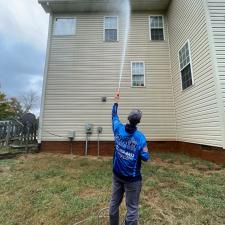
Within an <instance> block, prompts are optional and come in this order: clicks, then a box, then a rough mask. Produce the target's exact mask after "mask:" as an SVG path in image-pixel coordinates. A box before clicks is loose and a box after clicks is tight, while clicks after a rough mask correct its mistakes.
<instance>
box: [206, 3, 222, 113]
mask: <svg viewBox="0 0 225 225" xmlns="http://www.w3.org/2000/svg"><path fill="white" fill-rule="evenodd" d="M208 10H209V14H210V19H211V21H210V22H211V28H212V31H213V34H212V35H213V46H214V50H215V53H216V63H217V65H216V66H217V72H218V75H219V80H220V88H221V93H222V98H223V107H224V113H225V1H222V0H217V1H211V0H208Z"/></svg>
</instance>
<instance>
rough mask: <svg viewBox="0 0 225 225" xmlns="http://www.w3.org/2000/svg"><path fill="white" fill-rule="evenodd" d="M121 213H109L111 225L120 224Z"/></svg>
mask: <svg viewBox="0 0 225 225" xmlns="http://www.w3.org/2000/svg"><path fill="white" fill-rule="evenodd" d="M119 220H120V219H119V214H116V215H109V222H110V223H109V224H110V225H119Z"/></svg>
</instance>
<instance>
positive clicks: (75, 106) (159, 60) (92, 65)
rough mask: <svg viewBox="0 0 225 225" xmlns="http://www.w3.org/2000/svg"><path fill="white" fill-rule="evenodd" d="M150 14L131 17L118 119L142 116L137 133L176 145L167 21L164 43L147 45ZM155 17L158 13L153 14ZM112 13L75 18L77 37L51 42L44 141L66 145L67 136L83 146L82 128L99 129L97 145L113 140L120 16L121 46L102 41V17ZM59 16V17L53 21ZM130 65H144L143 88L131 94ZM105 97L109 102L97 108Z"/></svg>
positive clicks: (58, 38) (120, 23)
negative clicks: (134, 112)
mask: <svg viewBox="0 0 225 225" xmlns="http://www.w3.org/2000/svg"><path fill="white" fill-rule="evenodd" d="M150 14H152V12H151V13H134V14H132V18H131V30H130V36H129V43H128V52H127V57H126V60H125V66H124V75H123V78H122V83H121V101H120V104H119V115H120V118H121V121H122V122H124V123H125V122H126V118H127V115H128V113H129V112H130V110H131V109H133V108H140V109H141V110H142V111H143V119H142V123H141V125H140V129H141V130H142V131H143V132H144V133H145V134H146V136H147V138H148V139H150V140H175V139H176V126H175V112H174V102H173V92H172V84H171V83H172V82H171V75H170V74H171V73H170V60H169V46H168V35H167V34H168V33H167V20H166V18H165V26H166V30H165V36H166V37H165V38H166V40H165V41H156V42H153V41H152V42H151V41H150V39H149V26H148V21H149V20H148V19H149V15H150ZM156 14H157V15H158V14H159V13H158V12H157V13H156ZM109 15H111V14H110V13H95V14H94V13H87V14H84V13H83V14H77V13H74V14H73V15H72V16H75V17H76V21H77V26H76V28H77V29H76V35H74V36H64V37H56V36H51V40H50V55H49V64H48V74H47V81H46V93H45V102H44V113H43V128H42V141H46V140H48V141H51V140H66V138H63V137H56V136H52V135H50V134H49V133H48V132H51V133H54V134H56V135H59V136H66V135H67V132H68V131H69V130H75V131H76V140H84V139H85V133H84V126H85V123H91V124H93V125H94V134H93V135H92V137H91V140H96V139H97V134H96V133H97V132H96V129H97V127H98V126H102V127H103V134H102V135H101V140H113V135H112V131H111V107H112V103H113V96H114V92H115V89H116V87H117V86H118V81H119V71H120V62H121V55H122V47H123V40H124V39H123V35H124V21H123V16H122V15H119V14H116V13H113V14H112V15H118V16H119V42H114V43H109V42H104V41H103V24H104V16H109ZM57 16H59V15H57ZM131 61H144V62H145V81H146V87H145V88H131V68H130V63H131ZM103 96H106V97H107V102H106V103H103V102H101V97H103Z"/></svg>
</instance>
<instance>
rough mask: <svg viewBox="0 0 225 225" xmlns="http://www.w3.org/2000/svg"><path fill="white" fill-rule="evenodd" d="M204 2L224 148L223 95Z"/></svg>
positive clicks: (210, 27) (224, 119)
mask: <svg viewBox="0 0 225 225" xmlns="http://www.w3.org/2000/svg"><path fill="white" fill-rule="evenodd" d="M202 1H203V4H204V11H205V17H206V25H207V30H208V32H207V33H208V38H209V47H210V55H211V58H212V67H213V75H214V76H213V77H214V80H215V86H216V97H217V105H218V108H219V114H220V115H219V116H220V123H221V130H222V138H223V148H224V149H225V113H224V106H223V97H222V93H221V90H222V88H221V84H220V79H219V72H218V65H217V60H216V50H215V45H214V39H213V30H212V24H211V19H210V14H209V7H208V0H202Z"/></svg>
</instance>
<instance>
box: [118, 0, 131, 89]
mask: <svg viewBox="0 0 225 225" xmlns="http://www.w3.org/2000/svg"><path fill="white" fill-rule="evenodd" d="M120 10H121V13H122V15H123V17H124V18H123V19H124V21H125V31H124V39H123V49H122V58H121V66H120V77H119V85H118V90H120V87H121V81H122V77H123V71H124V63H125V58H126V53H127V46H128V37H129V31H130V16H131V6H130V0H123V1H122V2H121V8H120Z"/></svg>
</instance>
